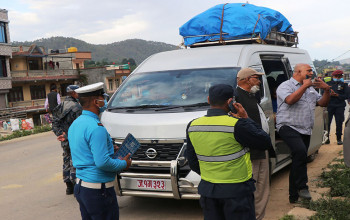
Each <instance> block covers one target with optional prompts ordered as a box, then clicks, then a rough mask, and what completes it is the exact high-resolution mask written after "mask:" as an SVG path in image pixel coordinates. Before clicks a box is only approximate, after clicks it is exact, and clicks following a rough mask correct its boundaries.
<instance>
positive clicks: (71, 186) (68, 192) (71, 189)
mask: <svg viewBox="0 0 350 220" xmlns="http://www.w3.org/2000/svg"><path fill="white" fill-rule="evenodd" d="M66 185H67V189H66V195H72V194H73V193H74V184H73V183H72V182H67V183H66Z"/></svg>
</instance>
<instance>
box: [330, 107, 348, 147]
mask: <svg viewBox="0 0 350 220" xmlns="http://www.w3.org/2000/svg"><path fill="white" fill-rule="evenodd" d="M327 111H328V120H329V121H328V134H329V131H330V130H331V123H332V119H333V116H334V118H335V125H336V135H337V140H341V136H342V134H343V122H344V111H345V107H343V106H338V107H336V106H328V108H327Z"/></svg>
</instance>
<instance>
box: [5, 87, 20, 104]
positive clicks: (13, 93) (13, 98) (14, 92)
mask: <svg viewBox="0 0 350 220" xmlns="http://www.w3.org/2000/svg"><path fill="white" fill-rule="evenodd" d="M7 97H8V101H9V102H20V101H23V89H22V86H16V87H12V89H10V92H9V94H8V96H7Z"/></svg>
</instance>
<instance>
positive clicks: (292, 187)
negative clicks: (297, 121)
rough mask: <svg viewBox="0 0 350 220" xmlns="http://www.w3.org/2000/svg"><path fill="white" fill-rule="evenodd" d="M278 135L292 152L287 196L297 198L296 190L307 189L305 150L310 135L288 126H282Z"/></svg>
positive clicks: (306, 149)
mask: <svg viewBox="0 0 350 220" xmlns="http://www.w3.org/2000/svg"><path fill="white" fill-rule="evenodd" d="M278 133H279V135H280V136H281V138H282V139H283V141H284V142H285V143H286V144H287V145H288V147H289V149H290V150H291V152H292V166H291V168H290V172H289V198H290V199H292V200H297V199H298V198H299V194H298V191H299V190H301V189H308V186H307V182H308V177H307V152H308V149H309V145H310V135H303V134H300V133H299V132H297V131H296V130H294V129H293V128H291V127H289V126H282V127H281V128H280V130H279V132H278Z"/></svg>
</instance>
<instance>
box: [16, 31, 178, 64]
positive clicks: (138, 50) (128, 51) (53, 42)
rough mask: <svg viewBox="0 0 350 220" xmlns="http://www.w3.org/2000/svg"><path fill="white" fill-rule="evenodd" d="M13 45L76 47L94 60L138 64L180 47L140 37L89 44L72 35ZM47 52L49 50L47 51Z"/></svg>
mask: <svg viewBox="0 0 350 220" xmlns="http://www.w3.org/2000/svg"><path fill="white" fill-rule="evenodd" d="M12 44H13V45H31V44H36V45H38V46H43V47H45V49H46V50H47V49H54V50H56V49H64V48H68V47H76V48H78V51H91V55H92V60H94V61H101V60H105V61H113V62H120V61H121V60H122V59H123V58H133V59H134V60H135V61H136V63H137V64H140V63H141V62H142V61H143V60H144V59H146V58H147V57H148V56H150V55H152V54H155V53H158V52H162V51H168V50H175V49H177V48H178V47H177V46H175V45H171V44H166V43H162V42H155V41H145V40H140V39H130V40H124V41H120V42H114V43H111V44H89V43H87V42H85V41H82V40H78V39H75V38H71V37H51V38H43V39H39V40H35V41H25V42H18V41H14V42H12ZM46 52H47V51H46Z"/></svg>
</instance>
